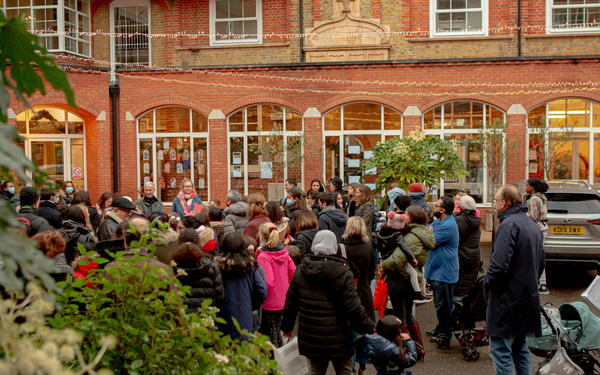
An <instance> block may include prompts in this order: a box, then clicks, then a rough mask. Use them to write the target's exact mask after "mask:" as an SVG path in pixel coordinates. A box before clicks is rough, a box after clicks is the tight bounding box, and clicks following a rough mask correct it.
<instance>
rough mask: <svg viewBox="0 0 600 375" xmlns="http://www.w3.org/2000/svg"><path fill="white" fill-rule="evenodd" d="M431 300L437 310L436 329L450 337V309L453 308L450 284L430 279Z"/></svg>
mask: <svg viewBox="0 0 600 375" xmlns="http://www.w3.org/2000/svg"><path fill="white" fill-rule="evenodd" d="M430 283H431V291H432V292H433V302H434V303H435V309H436V310H437V318H438V325H437V327H436V331H437V333H438V334H443V335H446V336H448V337H450V338H451V337H452V318H451V317H452V310H453V308H454V305H453V302H452V300H453V298H452V284H448V283H445V282H442V281H436V280H430Z"/></svg>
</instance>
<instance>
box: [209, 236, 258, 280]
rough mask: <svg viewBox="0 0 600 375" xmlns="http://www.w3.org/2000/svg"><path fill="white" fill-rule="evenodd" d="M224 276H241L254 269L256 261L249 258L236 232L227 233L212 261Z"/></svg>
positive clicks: (241, 239) (242, 241)
mask: <svg viewBox="0 0 600 375" xmlns="http://www.w3.org/2000/svg"><path fill="white" fill-rule="evenodd" d="M214 261H215V263H216V264H217V265H218V266H219V269H220V270H221V273H222V274H224V275H232V276H234V277H235V276H238V277H239V276H242V275H244V274H247V273H248V272H250V271H252V270H254V269H255V268H256V260H255V259H254V257H252V256H250V254H249V253H248V249H247V248H246V246H245V245H244V239H243V238H242V236H240V235H239V234H238V233H236V232H232V233H227V234H226V235H225V238H224V239H223V244H222V246H219V255H217V256H216V257H215V259H214Z"/></svg>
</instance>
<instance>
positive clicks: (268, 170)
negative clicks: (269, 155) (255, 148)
mask: <svg viewBox="0 0 600 375" xmlns="http://www.w3.org/2000/svg"><path fill="white" fill-rule="evenodd" d="M272 168H273V162H271V161H263V162H261V163H260V178H263V179H269V178H273V169H272Z"/></svg>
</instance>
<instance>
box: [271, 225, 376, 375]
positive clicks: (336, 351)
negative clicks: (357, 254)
mask: <svg viewBox="0 0 600 375" xmlns="http://www.w3.org/2000/svg"><path fill="white" fill-rule="evenodd" d="M337 250H338V241H337V237H336V235H335V234H334V233H333V232H331V231H329V230H322V231H320V232H319V233H317V235H316V236H315V239H314V241H313V244H312V254H307V255H306V256H305V257H304V259H303V260H302V263H301V265H300V266H299V267H298V268H296V272H295V273H294V277H293V278H292V282H291V283H290V286H289V289H288V292H287V295H286V301H285V307H284V308H283V318H282V322H281V330H282V332H284V335H285V336H287V337H291V335H292V331H293V329H294V325H295V323H296V318H297V317H298V313H299V311H300V310H302V314H301V315H300V320H299V329H298V343H299V345H298V346H299V350H300V354H302V355H304V356H306V357H307V358H308V359H309V362H310V367H311V374H314V375H324V374H325V373H326V372H327V366H328V365H329V362H333V368H334V369H335V372H336V374H338V375H340V374H343V375H350V374H352V362H353V356H354V338H353V333H352V330H355V331H356V332H359V333H368V334H370V333H373V331H374V328H375V323H374V322H373V321H372V320H371V319H369V317H368V316H367V314H366V313H365V309H364V307H363V306H362V304H361V303H360V299H359V297H358V293H357V292H356V286H354V275H353V273H352V271H351V270H350V266H349V264H348V260H346V259H344V258H342V257H341V256H338V255H335V254H336V253H337Z"/></svg>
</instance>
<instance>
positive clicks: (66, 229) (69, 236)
mask: <svg viewBox="0 0 600 375" xmlns="http://www.w3.org/2000/svg"><path fill="white" fill-rule="evenodd" d="M58 231H59V232H60V234H61V235H62V236H63V238H64V239H65V241H66V242H67V247H66V248H65V256H66V257H67V262H69V264H71V263H72V262H73V261H74V260H75V258H76V257H77V256H78V255H79V250H78V249H77V244H78V243H80V244H82V245H85V244H86V243H95V242H96V241H95V240H94V236H92V231H91V230H89V229H88V228H86V227H85V226H84V225H83V224H80V223H77V222H75V221H73V220H65V221H63V226H62V228H60V229H59V230H58Z"/></svg>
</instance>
